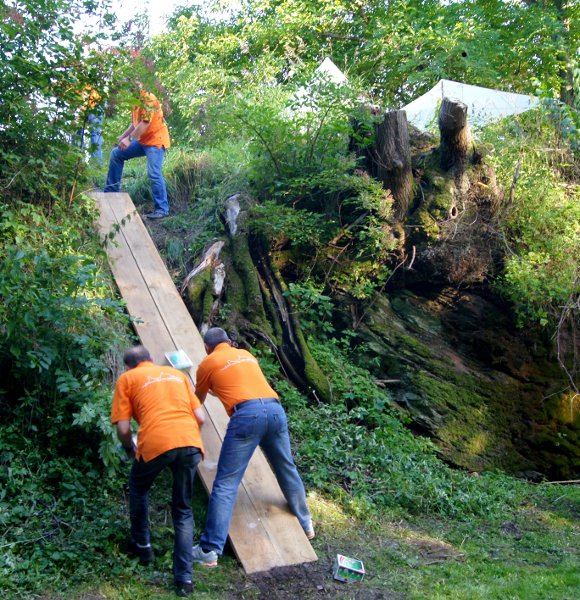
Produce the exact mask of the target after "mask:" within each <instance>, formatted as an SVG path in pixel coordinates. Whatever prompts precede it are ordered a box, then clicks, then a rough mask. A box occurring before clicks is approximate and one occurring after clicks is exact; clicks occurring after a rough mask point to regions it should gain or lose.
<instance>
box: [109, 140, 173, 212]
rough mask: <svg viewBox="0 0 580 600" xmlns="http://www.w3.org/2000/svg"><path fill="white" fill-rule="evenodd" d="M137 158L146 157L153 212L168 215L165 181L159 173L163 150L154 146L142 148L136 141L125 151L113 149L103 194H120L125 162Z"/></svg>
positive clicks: (163, 156)
mask: <svg viewBox="0 0 580 600" xmlns="http://www.w3.org/2000/svg"><path fill="white" fill-rule="evenodd" d="M139 156H146V157H147V174H148V175H149V183H150V184H151V194H152V195H153V204H154V210H155V211H159V212H162V213H164V214H166V215H168V214H169V202H168V200H167V189H166V188H165V179H163V174H162V172H161V167H162V166H163V159H164V158H165V148H157V147H155V146H143V145H142V144H140V143H139V142H138V141H137V140H133V141H132V142H131V143H130V144H129V146H128V148H127V149H126V150H121V148H118V147H117V148H113V150H112V151H111V157H110V158H109V172H108V174H107V184H106V185H105V192H120V191H121V177H122V176H123V167H124V166H125V161H127V160H131V159H132V158H138V157H139Z"/></svg>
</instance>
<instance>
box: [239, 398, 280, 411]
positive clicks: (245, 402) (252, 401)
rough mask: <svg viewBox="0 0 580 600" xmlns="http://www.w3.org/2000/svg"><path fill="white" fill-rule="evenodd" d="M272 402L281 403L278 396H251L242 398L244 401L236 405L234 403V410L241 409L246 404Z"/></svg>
mask: <svg viewBox="0 0 580 600" xmlns="http://www.w3.org/2000/svg"><path fill="white" fill-rule="evenodd" d="M272 402H277V403H278V404H280V401H279V400H278V398H250V399H249V400H242V402H238V403H237V404H236V405H234V407H233V408H232V411H233V412H236V411H238V410H240V408H242V406H244V405H245V404H270V403H272Z"/></svg>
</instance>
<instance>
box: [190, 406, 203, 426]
mask: <svg viewBox="0 0 580 600" xmlns="http://www.w3.org/2000/svg"><path fill="white" fill-rule="evenodd" d="M193 416H194V417H195V419H196V421H197V424H198V425H199V426H200V428H201V426H202V425H203V424H204V423H205V413H204V412H203V408H196V409H195V410H194V411H193Z"/></svg>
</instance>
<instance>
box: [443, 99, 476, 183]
mask: <svg viewBox="0 0 580 600" xmlns="http://www.w3.org/2000/svg"><path fill="white" fill-rule="evenodd" d="M438 122H439V131H440V133H441V146H440V150H441V162H440V166H441V168H442V169H443V170H444V171H451V170H453V174H454V175H455V178H456V181H458V180H459V179H461V178H462V176H463V174H464V172H465V168H466V166H467V163H468V161H469V159H470V154H471V153H472V151H473V150H472V148H473V140H472V138H471V132H470V130H469V125H468V123H467V105H466V104H464V103H463V102H461V101H459V100H457V99H451V98H443V102H442V103H441V108H440V109H439V119H438Z"/></svg>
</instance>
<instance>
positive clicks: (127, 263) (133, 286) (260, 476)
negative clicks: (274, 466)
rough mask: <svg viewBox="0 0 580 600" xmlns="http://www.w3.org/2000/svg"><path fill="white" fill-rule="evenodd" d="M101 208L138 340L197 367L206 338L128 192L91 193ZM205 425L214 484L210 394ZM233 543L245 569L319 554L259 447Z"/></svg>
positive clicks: (219, 422) (215, 427) (157, 355)
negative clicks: (176, 354)
mask: <svg viewBox="0 0 580 600" xmlns="http://www.w3.org/2000/svg"><path fill="white" fill-rule="evenodd" d="M92 196H93V197H94V198H95V200H96V202H97V206H98V208H99V210H100V218H99V222H98V227H99V231H100V233H101V235H102V236H103V237H105V236H109V235H113V234H114V236H113V237H112V239H110V240H109V243H108V244H107V245H106V251H107V254H108V256H109V262H110V265H111V269H112V271H113V275H114V277H115V279H116V281H117V285H118V286H119V290H120V291H121V294H122V296H123V298H124V299H125V301H126V303H127V310H128V312H129V314H130V315H131V316H132V317H133V318H134V319H135V329H136V330H137V333H138V335H139V337H140V338H141V342H142V343H143V345H144V346H146V347H147V348H148V349H149V350H150V351H151V354H152V356H153V359H154V360H155V361H156V362H158V363H159V364H164V363H166V362H167V361H166V360H165V352H170V351H172V350H176V349H178V348H181V349H183V350H184V351H185V352H186V353H187V354H188V355H189V356H190V358H191V359H192V361H193V362H194V367H193V368H192V369H191V371H190V373H189V375H190V377H191V378H192V381H194V378H195V372H196V369H197V365H198V364H199V363H200V362H201V360H202V359H203V358H204V357H205V349H204V346H203V341H202V338H201V336H200V334H199V332H198V330H197V327H196V326H195V323H194V322H193V320H192V318H191V316H190V314H189V312H188V310H187V308H186V306H185V304H184V303H183V301H182V299H181V297H180V295H179V293H178V291H177V289H176V287H175V284H174V283H173V281H172V279H171V277H170V275H169V273H168V271H167V269H166V267H165V264H164V263H163V261H162V259H161V257H160V256H159V253H158V252H157V249H156V247H155V245H154V244H153V241H152V240H151V237H150V236H149V233H148V231H147V229H146V228H145V226H144V224H143V222H142V221H141V218H140V216H139V214H138V213H137V211H136V209H135V206H134V205H133V202H132V201H131V198H130V197H129V195H128V194H124V193H108V194H105V193H102V192H93V193H92ZM204 406H205V409H206V412H207V415H208V419H206V423H205V425H204V427H203V440H204V445H205V451H206V456H205V460H204V461H203V462H202V463H201V465H200V467H199V474H200V476H201V479H202V481H203V484H204V486H205V488H206V490H208V493H209V491H210V490H211V487H212V485H213V480H214V479H215V473H216V467H217V460H218V456H219V452H220V448H221V443H222V440H223V436H224V434H225V430H226V427H227V423H228V416H227V414H226V412H225V410H224V408H223V406H222V405H221V403H220V402H219V400H217V399H216V398H214V397H212V396H211V395H208V397H207V400H206V402H205V405H204ZM229 533H230V542H231V544H232V547H233V549H234V552H235V554H236V556H237V558H238V560H239V561H240V562H241V564H242V566H243V568H244V570H245V571H246V573H256V572H259V571H267V570H269V569H272V568H274V567H281V566H287V565H295V564H300V563H305V562H310V561H314V560H317V556H316V554H315V552H314V550H313V549H312V546H311V545H310V542H309V541H308V539H307V538H306V535H305V534H304V532H303V530H302V527H301V526H300V524H299V523H298V520H297V519H296V517H295V516H294V515H293V514H292V513H290V511H289V509H288V505H287V503H286V500H285V499H284V496H283V494H282V492H281V490H280V487H279V486H278V482H277V481H276V478H275V476H274V474H273V472H272V470H271V468H270V466H269V464H268V462H267V461H266V459H265V458H264V455H263V454H262V453H261V451H260V450H259V449H258V450H256V452H255V454H254V456H253V458H252V460H251V461H250V464H249V466H248V469H247V471H246V475H245V477H244V479H243V481H242V484H241V485H240V488H239V490H238V496H237V499H236V505H235V510H234V514H233V518H232V522H231V526H230V532H229Z"/></svg>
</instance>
